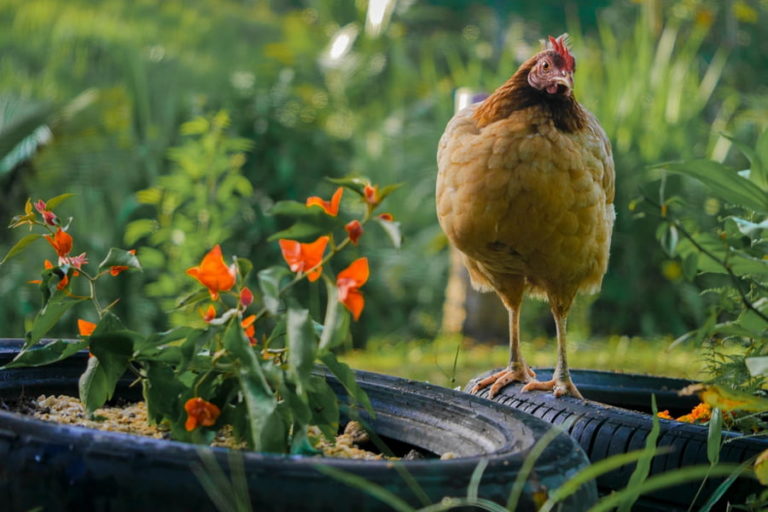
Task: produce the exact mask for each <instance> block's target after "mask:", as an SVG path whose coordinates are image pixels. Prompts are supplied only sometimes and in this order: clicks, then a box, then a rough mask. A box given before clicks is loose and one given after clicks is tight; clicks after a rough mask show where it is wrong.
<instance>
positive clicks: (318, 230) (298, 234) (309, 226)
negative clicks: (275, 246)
mask: <svg viewBox="0 0 768 512" xmlns="http://www.w3.org/2000/svg"><path fill="white" fill-rule="evenodd" d="M323 215H325V214H324V213H323ZM332 230H333V226H328V225H327V224H323V223H312V222H305V221H299V222H297V223H295V224H294V225H293V226H291V227H290V228H288V229H284V230H282V231H278V232H277V233H275V234H273V235H271V236H270V237H269V238H268V239H267V240H268V241H270V242H274V241H275V240H280V239H283V238H287V239H290V240H306V239H308V238H313V237H316V236H320V235H323V234H326V233H330V232H331V231H332Z"/></svg>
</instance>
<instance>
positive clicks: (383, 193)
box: [379, 183, 403, 201]
mask: <svg viewBox="0 0 768 512" xmlns="http://www.w3.org/2000/svg"><path fill="white" fill-rule="evenodd" d="M402 186H403V183H394V184H392V185H387V186H385V187H382V189H381V190H379V200H380V201H384V199H386V198H387V197H388V196H389V195H391V194H392V192H394V191H395V190H397V189H399V188H400V187H402Z"/></svg>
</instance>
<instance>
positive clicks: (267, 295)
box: [258, 265, 291, 315]
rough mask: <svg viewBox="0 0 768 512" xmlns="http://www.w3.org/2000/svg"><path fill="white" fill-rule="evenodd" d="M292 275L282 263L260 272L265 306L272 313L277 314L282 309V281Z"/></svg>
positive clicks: (260, 284) (260, 287)
mask: <svg viewBox="0 0 768 512" xmlns="http://www.w3.org/2000/svg"><path fill="white" fill-rule="evenodd" d="M290 275H291V272H290V271H289V270H288V269H287V268H285V267H284V266H282V265H276V266H274V267H269V268H266V269H264V270H261V271H260V272H259V275H258V276H259V289H261V294H262V300H263V302H264V307H265V308H267V311H269V312H270V314H272V315H276V314H277V312H278V310H279V309H280V289H281V285H280V283H281V281H282V280H283V279H285V278H286V277H288V276H290Z"/></svg>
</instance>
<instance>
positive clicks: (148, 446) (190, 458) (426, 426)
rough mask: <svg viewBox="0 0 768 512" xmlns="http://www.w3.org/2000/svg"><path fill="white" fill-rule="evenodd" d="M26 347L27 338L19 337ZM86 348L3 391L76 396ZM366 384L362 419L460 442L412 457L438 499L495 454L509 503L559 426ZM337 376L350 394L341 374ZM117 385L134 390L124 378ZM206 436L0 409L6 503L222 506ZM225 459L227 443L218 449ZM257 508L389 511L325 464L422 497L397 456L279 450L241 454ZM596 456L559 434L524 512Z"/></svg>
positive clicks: (578, 506)
mask: <svg viewBox="0 0 768 512" xmlns="http://www.w3.org/2000/svg"><path fill="white" fill-rule="evenodd" d="M14 343H15V342H7V343H5V345H4V347H3V343H2V342H0V364H5V363H6V362H8V361H9V360H10V359H11V358H12V357H13V355H14V353H15V348H14ZM16 346H17V344H16ZM86 358H87V354H78V355H76V356H74V357H72V358H70V359H67V360H65V361H62V362H59V363H56V364H54V365H50V366H46V367H40V368H24V369H9V370H0V399H2V400H13V399H16V398H18V396H19V395H20V394H22V393H23V394H24V395H26V396H36V395H37V394H40V393H47V394H52V393H67V394H76V391H77V377H78V376H79V374H80V373H81V372H82V370H83V368H84V365H85V361H86ZM357 378H358V383H359V385H360V386H361V387H362V388H363V389H364V390H365V391H366V392H367V393H368V396H369V398H370V399H371V402H372V403H373V407H374V409H375V411H376V417H375V418H374V419H371V418H368V417H366V416H365V415H364V414H363V415H362V416H363V418H364V419H365V420H366V421H367V422H369V423H370V424H371V426H372V427H373V428H374V430H375V431H376V432H377V433H378V434H379V435H381V436H385V437H387V438H390V439H394V440H396V441H400V442H403V443H407V444H409V445H413V446H416V447H418V448H420V449H422V450H424V451H428V452H433V453H442V452H448V451H450V452H454V453H456V454H457V455H459V457H458V458H455V459H452V460H439V459H436V458H434V459H423V460H412V461H403V462H401V463H400V465H401V467H402V468H404V469H405V470H407V472H408V473H409V474H410V475H411V476H412V477H413V479H414V480H415V481H416V482H417V483H418V484H419V485H420V486H421V488H422V489H423V490H424V491H425V493H426V494H427V495H428V497H429V500H430V501H431V502H437V501H439V500H440V499H441V498H442V497H444V496H466V494H467V487H468V485H469V483H470V477H471V475H472V472H473V471H474V469H475V467H476V466H477V464H478V463H479V462H480V461H481V460H482V459H486V460H487V461H488V466H487V468H486V470H485V473H484V476H483V479H482V482H481V485H480V487H479V496H481V497H485V498H488V499H491V500H494V501H496V502H499V503H504V502H506V500H507V497H508V495H509V491H510V488H511V485H512V483H513V482H514V479H515V477H516V475H517V474H518V472H519V470H520V468H521V465H522V464H523V461H524V460H525V459H526V457H527V455H528V454H529V452H530V450H531V448H532V446H533V445H534V443H535V442H536V440H537V439H539V438H540V437H541V436H542V435H543V434H544V433H545V432H547V431H548V430H550V429H551V426H550V425H549V424H547V423H545V422H543V421H540V420H538V419H536V418H534V417H532V416H529V415H526V414H522V413H517V412H511V411H509V410H508V409H507V408H505V407H503V406H500V405H499V404H496V403H493V402H490V401H487V400H484V399H481V398H478V397H474V396H470V395H467V394H466V393H461V392H458V391H453V390H449V389H445V388H441V387H436V386H431V385H428V384H424V383H420V382H414V381H408V380H403V379H398V378H394V377H389V376H384V375H377V374H372V373H367V372H359V373H358V375H357ZM329 383H330V384H331V386H332V387H333V388H334V389H335V390H336V392H337V393H338V395H339V396H340V398H341V399H342V400H344V399H345V398H346V397H345V395H344V392H343V390H342V387H341V386H340V385H339V383H338V382H337V381H335V380H334V379H331V378H329ZM118 392H119V394H126V393H127V394H130V393H131V392H130V391H129V390H128V389H127V388H126V387H124V386H122V385H121V386H119V388H118ZM200 449H201V448H200V447H199V446H196V445H191V444H185V443H179V442H174V441H166V440H157V439H150V438H143V437H138V436H132V435H126V434H119V433H113V432H102V431H97V430H91V429H85V428H80V427H71V426H64V425H59V424H54V423H48V422H44V421H40V420H36V419H33V418H30V417H28V416H23V415H21V414H18V413H13V412H8V411H0V503H2V504H3V505H2V509H3V510H8V511H28V510H31V509H32V508H34V507H42V508H43V510H45V511H46V512H56V511H60V510H62V511H63V510H77V511H83V512H84V511H91V510H93V511H110V512H116V511H136V510H141V511H151V510H162V511H164V512H167V511H185V512H188V511H194V510H214V506H213V504H212V502H211V500H210V499H209V497H208V496H207V495H206V493H205V491H204V490H203V489H202V487H201V485H200V484H199V482H198V480H197V478H196V477H195V476H194V474H193V473H192V472H191V470H190V465H191V464H193V463H195V462H196V461H199V460H200V458H199V453H198V450H200ZM211 451H212V453H213V454H214V455H215V457H216V459H217V461H218V464H219V465H220V466H221V467H224V468H226V467H227V466H228V463H227V455H228V452H229V451H228V450H225V449H212V450H211ZM242 460H243V465H244V468H245V474H246V478H247V482H248V486H249V493H250V498H251V502H252V504H253V508H254V510H260V511H267V510H275V511H278V510H280V511H283V510H290V511H292V512H295V511H301V510H313V511H318V510H320V511H321V510H329V511H331V510H332V511H336V510H390V508H389V507H388V506H385V505H384V504H383V503H382V502H380V501H378V500H377V499H375V498H373V497H371V496H370V495H368V494H366V493H364V492H362V491H359V490H357V489H355V488H353V487H350V486H348V485H346V484H344V483H342V482H340V481H338V480H335V479H333V478H330V477H328V476H325V475H323V474H321V473H320V472H319V471H318V470H317V469H316V468H317V466H318V465H320V464H322V465H326V466H329V467H332V468H335V469H339V470H343V471H346V472H349V473H352V474H355V475H357V476H360V477H363V478H364V479H366V480H368V481H369V482H372V483H375V484H377V485H380V486H383V487H385V488H386V489H388V490H389V491H391V492H392V493H394V494H395V495H397V496H399V497H400V498H402V499H404V500H406V501H407V502H409V503H411V504H413V505H419V504H420V502H419V501H418V500H417V499H416V497H415V494H414V493H413V492H412V491H411V490H410V489H409V487H408V485H407V484H406V482H405V481H404V479H403V478H402V476H401V474H400V473H399V472H398V469H397V468H396V467H395V465H394V464H393V463H391V462H388V461H361V460H346V459H332V458H316V457H300V456H281V455H273V454H264V453H256V452H242ZM587 464H588V460H587V458H586V456H585V455H584V453H583V451H582V450H581V449H580V448H579V446H578V445H577V444H576V443H575V442H574V441H573V440H572V439H571V438H570V437H569V436H568V435H566V434H562V433H561V434H560V435H558V436H557V437H556V438H555V439H554V441H553V442H552V443H551V444H550V445H549V446H548V447H547V448H546V450H545V451H544V453H543V454H542V456H541V457H540V458H539V459H538V461H537V463H536V465H535V468H534V470H533V473H532V474H531V477H530V478H529V480H528V485H527V487H526V489H525V492H524V495H523V499H522V502H521V505H520V507H519V508H518V510H535V507H534V503H533V501H532V493H533V492H535V491H537V490H539V489H540V488H541V487H545V488H547V489H554V488H556V487H558V486H559V485H560V484H561V483H562V482H564V481H566V480H568V479H569V478H570V477H571V476H573V475H574V474H575V473H576V472H578V471H579V470H580V469H581V468H583V467H585V466H586V465H587ZM596 498H597V490H596V487H595V485H594V483H591V485H585V486H583V487H582V488H581V489H580V490H579V492H578V493H577V494H575V495H574V496H572V497H571V499H570V500H569V501H568V502H567V503H566V504H565V510H574V511H581V510H586V509H588V508H589V506H590V505H591V504H593V503H594V502H595V501H596Z"/></svg>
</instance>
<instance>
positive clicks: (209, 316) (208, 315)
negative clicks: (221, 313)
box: [203, 304, 216, 323]
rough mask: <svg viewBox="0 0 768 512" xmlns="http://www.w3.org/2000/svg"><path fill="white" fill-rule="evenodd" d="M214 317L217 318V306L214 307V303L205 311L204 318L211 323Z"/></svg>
mask: <svg viewBox="0 0 768 512" xmlns="http://www.w3.org/2000/svg"><path fill="white" fill-rule="evenodd" d="M214 318H216V308H215V307H213V304H209V305H208V309H207V310H206V311H205V312H204V313H203V320H205V322H206V323H210V322H211V320H213V319H214Z"/></svg>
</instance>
